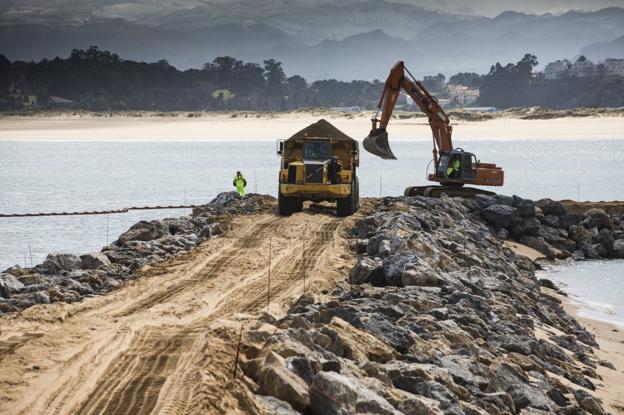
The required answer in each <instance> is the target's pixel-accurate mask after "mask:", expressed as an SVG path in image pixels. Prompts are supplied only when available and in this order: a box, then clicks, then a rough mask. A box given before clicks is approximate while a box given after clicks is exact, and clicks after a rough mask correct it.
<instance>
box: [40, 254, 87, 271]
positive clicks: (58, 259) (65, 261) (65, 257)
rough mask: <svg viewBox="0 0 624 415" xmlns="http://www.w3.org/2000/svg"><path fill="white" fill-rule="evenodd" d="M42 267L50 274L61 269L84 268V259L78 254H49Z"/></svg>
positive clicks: (73, 269)
mask: <svg viewBox="0 0 624 415" xmlns="http://www.w3.org/2000/svg"><path fill="white" fill-rule="evenodd" d="M41 267H42V268H44V269H45V270H47V271H48V273H50V274H54V273H58V272H61V271H76V270H79V269H81V268H82V261H81V260H80V258H79V257H78V256H77V255H72V254H48V256H47V257H46V259H45V261H43V263H42V264H41Z"/></svg>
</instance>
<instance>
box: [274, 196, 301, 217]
mask: <svg viewBox="0 0 624 415" xmlns="http://www.w3.org/2000/svg"><path fill="white" fill-rule="evenodd" d="M296 202H298V200H297V199H295V198H292V197H286V196H284V195H283V194H282V193H281V192H280V193H278V195H277V213H279V214H280V215H283V216H290V215H292V214H293V212H295V211H296V208H297V205H296Z"/></svg>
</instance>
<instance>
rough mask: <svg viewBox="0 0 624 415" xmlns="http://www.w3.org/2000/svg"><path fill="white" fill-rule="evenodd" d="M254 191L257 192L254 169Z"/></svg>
mask: <svg viewBox="0 0 624 415" xmlns="http://www.w3.org/2000/svg"><path fill="white" fill-rule="evenodd" d="M254 193H258V184H257V183H256V171H255V170H254Z"/></svg>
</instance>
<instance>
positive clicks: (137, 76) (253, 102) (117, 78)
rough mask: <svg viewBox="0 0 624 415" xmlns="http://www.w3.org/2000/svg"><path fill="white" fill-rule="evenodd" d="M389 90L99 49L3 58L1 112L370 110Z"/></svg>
mask: <svg viewBox="0 0 624 415" xmlns="http://www.w3.org/2000/svg"><path fill="white" fill-rule="evenodd" d="M382 87H383V84H382V83H380V82H379V81H373V82H368V81H351V82H343V81H337V80H335V79H329V80H321V81H315V82H312V83H308V82H307V81H306V80H305V79H304V78H303V77H301V76H298V75H293V76H290V77H289V76H287V75H286V73H285V72H284V69H283V68H282V64H281V63H280V62H278V61H276V60H274V59H268V60H265V61H264V62H263V63H262V65H260V64H256V63H246V62H243V61H240V60H238V59H235V58H232V57H229V56H221V57H217V58H215V59H214V60H213V61H212V62H209V63H206V64H205V65H203V67H202V68H201V69H189V70H186V71H179V70H177V69H176V68H175V67H173V66H171V65H170V64H169V63H168V62H167V61H166V60H161V61H158V62H155V63H145V62H134V61H131V60H124V59H121V58H120V57H119V56H118V55H117V54H115V53H111V52H109V51H103V50H100V49H99V48H97V47H96V46H93V47H91V48H89V49H87V50H79V49H74V50H72V52H71V54H70V56H69V58H67V59H62V58H58V57H57V58H55V59H52V60H47V59H44V60H42V61H40V62H21V61H16V62H10V61H9V60H8V59H7V58H6V57H4V56H2V55H0V110H15V109H23V108H25V107H29V106H32V105H33V104H34V103H36V105H38V106H46V105H55V104H58V101H59V100H57V99H56V97H60V98H63V100H61V101H62V105H65V106H74V107H76V108H81V109H88V110H95V111H106V110H120V111H123V110H154V111H199V110H206V111H221V110H261V111H285V110H291V109H295V108H303V107H344V106H361V107H370V106H371V105H370V104H371V103H372V102H374V101H376V100H377V99H378V98H379V94H380V93H381V89H382ZM64 100H69V101H71V103H67V102H66V101H64Z"/></svg>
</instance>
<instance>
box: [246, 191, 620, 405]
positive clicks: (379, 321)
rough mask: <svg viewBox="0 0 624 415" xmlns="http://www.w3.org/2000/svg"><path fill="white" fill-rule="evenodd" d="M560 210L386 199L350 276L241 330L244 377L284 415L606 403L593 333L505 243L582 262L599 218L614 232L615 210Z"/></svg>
mask: <svg viewBox="0 0 624 415" xmlns="http://www.w3.org/2000/svg"><path fill="white" fill-rule="evenodd" d="M540 205H541V207H540ZM540 212H541V213H542V214H543V216H542V215H541V214H540ZM566 215H567V213H566V212H564V211H563V210H562V209H561V207H560V206H559V205H557V204H556V203H554V202H553V203H550V202H546V201H541V202H539V203H533V202H532V201H526V200H523V199H520V198H517V199H516V198H504V197H495V198H479V199H477V200H474V201H472V200H467V201H462V200H460V199H450V198H445V197H443V198H441V199H429V198H422V197H413V198H402V197H401V198H385V199H383V200H382V201H381V203H380V204H379V206H378V208H377V210H376V211H375V213H373V214H371V215H369V216H367V217H365V218H363V219H362V220H361V221H360V222H359V223H358V225H357V226H355V228H354V229H353V233H352V235H351V236H352V247H353V249H354V250H355V251H357V252H358V253H359V255H358V260H357V263H356V265H355V266H354V268H353V269H352V271H351V274H350V278H349V281H348V282H346V281H345V282H343V283H341V284H339V285H338V286H337V287H336V289H335V290H334V291H333V292H331V293H327V295H325V296H324V297H323V299H322V301H316V300H315V298H313V297H312V296H310V295H303V296H302V297H301V298H300V299H299V301H298V302H297V303H296V304H295V305H294V306H293V307H292V308H291V309H290V310H289V312H288V313H287V315H286V316H285V317H283V318H281V319H279V320H276V319H275V318H273V317H272V316H270V315H264V316H263V317H262V319H261V321H260V322H259V323H258V324H256V325H255V326H253V327H251V328H250V329H249V330H248V331H247V332H246V334H245V336H244V355H245V359H244V360H243V362H242V367H243V370H244V372H245V374H246V376H247V377H248V378H247V381H248V383H249V385H250V387H251V388H252V389H253V390H254V392H255V393H257V395H258V399H259V402H261V404H262V405H263V406H265V409H266V411H267V412H268V413H280V414H295V413H309V414H351V413H368V414H400V413H404V414H441V413H444V414H462V413H466V414H518V413H531V414H540V413H560V414H581V413H591V414H604V413H606V412H605V410H604V408H603V406H602V404H601V402H600V401H599V400H598V399H596V398H595V397H594V396H593V394H592V391H593V390H594V389H595V388H596V385H597V384H599V383H600V382H601V379H600V376H599V375H598V374H597V373H596V367H597V365H606V366H608V365H609V364H608V363H607V362H603V361H600V360H599V359H598V358H597V357H596V356H595V354H594V353H593V350H594V348H596V347H598V345H597V343H596V341H595V338H594V337H593V335H592V334H590V333H589V332H588V331H586V330H585V329H584V328H583V327H582V326H581V325H580V324H579V323H578V322H577V321H576V320H575V319H574V318H572V317H571V316H570V315H568V314H567V313H566V312H565V311H564V310H563V308H562V306H561V304H560V301H559V300H558V299H557V298H556V297H555V296H552V295H549V294H548V293H547V292H546V290H544V289H543V288H542V287H541V284H540V282H539V281H538V280H537V279H536V277H535V275H534V270H535V265H534V264H533V263H532V262H531V261H530V260H529V259H527V258H526V257H523V256H518V255H516V254H514V253H513V252H512V251H510V250H509V249H507V248H505V246H504V245H503V243H502V241H501V237H502V238H508V237H512V238H518V239H520V240H523V239H524V238H526V237H528V236H531V237H533V238H541V239H537V240H538V241H539V242H540V243H542V242H543V244H544V248H543V249H545V250H546V249H552V250H553V255H549V256H550V257H556V256H562V254H559V253H558V252H557V251H559V252H561V253H563V255H565V252H564V249H565V251H566V252H568V253H569V254H570V256H572V255H576V256H577V257H579V259H580V254H579V253H578V252H577V251H581V252H583V257H590V255H586V254H585V252H584V251H583V247H585V248H586V246H590V247H592V249H593V250H597V248H596V247H594V246H593V245H595V244H596V243H599V244H602V243H603V242H594V241H598V239H597V238H601V237H600V236H599V235H600V234H601V232H602V230H603V229H607V230H608V231H609V232H610V235H612V236H613V238H614V240H615V238H616V237H617V238H618V239H617V240H621V227H618V226H619V225H618V226H615V225H614V224H613V220H612V219H611V222H608V221H607V219H606V218H605V217H604V216H603V215H600V214H597V213H589V212H588V214H587V215H585V216H584V217H574V218H570V217H568V216H566ZM524 218H527V219H526V220H525V219H524ZM555 218H556V219H555ZM566 221H569V222H566ZM562 222H563V223H565V225H562ZM551 225H554V226H551ZM563 226H566V229H567V230H565V232H566V235H565V237H564V234H563V232H560V231H561V230H564V229H563ZM572 226H577V227H580V228H579V229H581V228H582V229H583V230H586V231H587V233H584V234H583V235H584V236H583V238H584V239H581V237H579V236H576V235H575V234H574V233H573V232H572V233H573V235H572V236H570V233H569V229H570V227H572ZM528 227H531V230H530V231H527V228H528ZM572 229H576V228H572ZM594 229H595V230H596V231H594ZM545 232H548V234H546V233H545ZM581 232H582V231H581ZM551 233H552V234H553V235H552V236H553V237H552V238H551V237H550V234H551ZM555 233H556V235H557V236H558V237H560V238H561V239H562V240H561V241H560V240H556V239H554V235H555ZM588 234H589V236H588ZM602 234H603V235H604V234H605V232H603V233H602ZM546 236H548V238H549V239H550V240H547V239H546ZM570 238H572V239H570ZM595 238H596V239H595ZM575 239H578V240H579V241H576V240H575ZM567 240H569V241H573V243H574V247H573V246H572V243H571V242H566V241H567ZM524 241H525V242H526V239H524ZM555 244H556V245H555ZM566 244H568V245H566ZM533 245H534V246H537V244H533ZM603 246H604V247H605V250H606V252H607V254H608V255H609V253H610V252H616V251H613V246H611V248H610V249H607V247H606V246H605V245H603ZM562 248H564V249H562ZM577 248H578V249H577ZM586 249H587V248H586ZM555 250H556V251H555ZM588 252H592V251H588ZM575 253H576V254H575Z"/></svg>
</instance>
